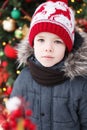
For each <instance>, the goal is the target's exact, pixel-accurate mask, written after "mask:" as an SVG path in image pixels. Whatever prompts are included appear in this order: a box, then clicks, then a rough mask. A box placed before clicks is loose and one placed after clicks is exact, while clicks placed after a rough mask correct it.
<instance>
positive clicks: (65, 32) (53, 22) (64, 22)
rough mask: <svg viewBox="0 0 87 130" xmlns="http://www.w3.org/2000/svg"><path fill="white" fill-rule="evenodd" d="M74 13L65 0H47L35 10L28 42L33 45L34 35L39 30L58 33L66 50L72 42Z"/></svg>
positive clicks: (69, 48) (70, 46)
mask: <svg viewBox="0 0 87 130" xmlns="http://www.w3.org/2000/svg"><path fill="white" fill-rule="evenodd" d="M74 21H75V20H74V13H73V11H72V9H71V8H70V7H68V2H67V0H57V1H47V2H45V3H42V4H41V5H40V6H39V7H38V8H37V9H36V11H35V13H34V15H33V17H32V21H31V24H30V32H29V43H30V45H31V46H32V47H33V41H34V37H35V36H36V35H37V34H38V33H40V32H50V33H54V34H56V35H58V36H59V37H60V38H61V39H62V40H63V42H64V43H65V44H66V47H67V49H68V51H71V50H72V47H73V43H74V26H75V22H74Z"/></svg>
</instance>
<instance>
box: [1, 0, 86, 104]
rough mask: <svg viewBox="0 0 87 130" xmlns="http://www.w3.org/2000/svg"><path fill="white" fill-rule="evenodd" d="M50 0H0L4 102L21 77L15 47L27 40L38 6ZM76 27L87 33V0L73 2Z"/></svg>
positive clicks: (2, 92) (71, 4) (70, 3)
mask: <svg viewBox="0 0 87 130" xmlns="http://www.w3.org/2000/svg"><path fill="white" fill-rule="evenodd" d="M45 1H46V0H0V103H3V102H4V101H5V100H6V98H8V97H9V95H10V93H11V91H12V87H13V83H14V80H15V79H16V78H17V76H18V75H19V74H20V72H21V69H22V67H23V66H21V67H20V68H19V69H18V63H17V61H16V60H17V51H16V49H15V47H16V46H17V45H18V44H19V43H20V42H21V41H22V40H23V39H24V38H25V37H26V35H27V33H28V31H29V25H30V21H31V18H32V15H33V13H34V11H35V9H36V7H37V6H38V5H39V4H41V3H43V2H45ZM69 6H70V7H71V8H72V9H73V10H74V12H75V20H76V26H77V27H78V30H79V31H81V32H86V33H87V0H69Z"/></svg>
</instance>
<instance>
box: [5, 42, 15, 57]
mask: <svg viewBox="0 0 87 130" xmlns="http://www.w3.org/2000/svg"><path fill="white" fill-rule="evenodd" d="M4 53H5V55H6V56H7V57H8V58H11V59H16V58H17V51H16V49H15V48H14V47H12V46H11V45H10V44H7V45H6V46H5V47H4Z"/></svg>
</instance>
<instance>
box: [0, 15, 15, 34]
mask: <svg viewBox="0 0 87 130" xmlns="http://www.w3.org/2000/svg"><path fill="white" fill-rule="evenodd" d="M2 25H3V29H4V30H5V31H7V32H13V31H14V30H15V29H16V21H15V20H14V19H11V18H9V17H8V18H7V19H6V20H4V21H3V22H2Z"/></svg>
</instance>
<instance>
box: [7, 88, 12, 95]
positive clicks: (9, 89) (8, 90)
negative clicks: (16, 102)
mask: <svg viewBox="0 0 87 130" xmlns="http://www.w3.org/2000/svg"><path fill="white" fill-rule="evenodd" d="M11 92H12V87H7V91H6V93H7V94H8V95H10V94H11Z"/></svg>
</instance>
